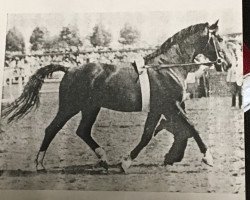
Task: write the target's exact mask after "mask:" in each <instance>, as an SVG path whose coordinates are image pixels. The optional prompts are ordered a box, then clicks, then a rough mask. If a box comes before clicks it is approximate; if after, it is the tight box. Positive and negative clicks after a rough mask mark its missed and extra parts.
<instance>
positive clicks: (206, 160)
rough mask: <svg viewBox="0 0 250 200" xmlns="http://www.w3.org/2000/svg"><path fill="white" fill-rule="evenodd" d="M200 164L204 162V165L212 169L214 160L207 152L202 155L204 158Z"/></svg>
mask: <svg viewBox="0 0 250 200" xmlns="http://www.w3.org/2000/svg"><path fill="white" fill-rule="evenodd" d="M202 162H204V163H205V164H206V165H208V166H210V167H213V166H214V159H213V156H212V154H211V153H210V151H209V150H207V151H206V153H204V157H203V158H202Z"/></svg>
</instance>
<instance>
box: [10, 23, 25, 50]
mask: <svg viewBox="0 0 250 200" xmlns="http://www.w3.org/2000/svg"><path fill="white" fill-rule="evenodd" d="M6 50H7V51H21V52H24V51H25V43H24V38H23V36H22V34H21V33H20V32H19V31H18V30H17V29H16V28H15V27H13V28H12V29H10V30H9V31H8V33H7V36H6Z"/></svg>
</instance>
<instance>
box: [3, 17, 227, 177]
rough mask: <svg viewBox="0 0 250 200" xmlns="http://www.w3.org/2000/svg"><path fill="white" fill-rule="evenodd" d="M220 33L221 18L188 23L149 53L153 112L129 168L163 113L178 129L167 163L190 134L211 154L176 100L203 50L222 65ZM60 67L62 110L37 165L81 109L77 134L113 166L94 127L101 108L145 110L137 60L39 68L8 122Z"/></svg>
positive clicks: (124, 164) (126, 161)
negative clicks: (210, 22)
mask: <svg viewBox="0 0 250 200" xmlns="http://www.w3.org/2000/svg"><path fill="white" fill-rule="evenodd" d="M217 32H218V21H217V22H215V23H214V24H212V25H209V23H200V24H196V25H192V26H189V27H187V28H185V29H182V30H181V31H179V32H178V33H176V34H175V35H173V36H172V37H171V38H169V39H167V40H166V41H165V42H164V43H163V44H162V45H161V46H160V48H158V49H157V50H156V51H155V52H153V53H151V54H149V55H148V56H146V57H144V61H145V65H146V66H148V67H147V73H148V76H149V81H150V91H151V93H150V111H149V112H148V115H147V119H146V122H145V126H144V131H143V134H142V136H141V139H140V142H139V143H138V144H137V146H136V147H135V148H134V149H133V150H132V151H131V152H130V154H129V155H127V156H125V157H124V158H123V159H122V161H121V163H120V164H121V168H122V169H123V170H124V171H125V172H126V171H127V170H128V168H129V167H130V166H131V165H132V161H133V160H134V159H136V158H137V156H138V155H139V153H140V152H141V150H142V149H143V148H144V147H146V146H147V144H148V143H149V142H150V140H151V138H152V137H153V133H154V130H155V127H156V125H157V123H158V121H159V119H160V117H161V115H164V116H165V118H167V119H169V118H171V119H172V121H173V122H174V123H173V125H172V126H171V130H170V132H171V131H172V130H173V131H174V132H175V140H174V142H173V145H172V147H171V148H170V150H169V152H168V153H167V154H166V155H165V158H164V164H165V165H168V164H173V163H175V162H180V161H181V160H182V158H183V155H184V151H185V147H186V145H187V140H188V138H191V137H195V138H198V139H197V141H199V144H201V146H202V148H203V149H202V153H204V154H205V153H206V152H207V150H208V148H207V147H206V145H205V144H204V143H203V142H202V140H201V139H200V137H199V133H198V131H197V130H196V129H195V127H194V126H193V125H192V124H191V123H190V122H189V120H188V119H187V118H186V116H184V115H183V114H182V112H180V108H179V106H178V104H177V102H181V100H182V98H183V86H184V80H185V78H186V77H187V74H188V73H189V72H192V71H196V70H197V69H198V68H199V65H195V64H194V63H193V60H194V59H195V57H196V56H197V55H198V54H203V55H205V56H206V57H207V58H208V59H209V60H211V61H212V62H213V63H217V64H219V63H221V59H222V58H221V57H220V56H219V54H218V52H219V51H220V49H219V44H218V43H219V41H218V40H219V35H218V34H217ZM190 63H191V64H190ZM164 65H165V66H164ZM56 71H62V72H64V73H65V74H64V76H63V78H62V80H61V82H60V87H59V109H58V112H57V114H56V116H55V118H54V119H53V121H52V122H51V123H50V124H49V126H48V127H47V128H46V129H45V136H44V139H43V141H42V144H41V147H40V149H39V151H38V154H37V157H36V169H37V170H45V166H44V165H43V160H44V158H45V154H46V151H47V149H48V147H49V145H50V143H51V141H52V140H53V138H54V137H55V136H56V134H57V133H58V132H59V131H60V130H61V128H62V127H63V126H64V125H65V123H66V122H67V121H68V120H69V119H70V118H72V117H73V116H74V115H76V114H77V113H79V112H81V114H82V119H81V122H80V125H79V127H78V129H77V131H76V134H77V135H78V136H79V137H80V138H81V139H82V140H83V141H84V142H85V143H86V144H87V145H88V146H89V147H90V148H91V149H92V151H93V152H94V153H95V154H96V156H97V158H98V159H99V163H100V166H101V167H103V168H105V169H106V170H108V160H107V156H106V152H105V150H104V148H103V147H101V146H100V145H99V144H98V143H97V142H96V141H95V140H94V139H93V137H92V136H91V129H92V126H93V124H94V122H95V121H96V118H97V115H98V113H99V111H100V109H101V108H102V107H103V108H107V109H111V110H116V111H120V112H140V111H142V95H141V86H140V82H139V81H138V77H139V74H138V73H137V72H136V71H135V70H134V66H133V63H121V64H119V65H112V64H103V63H87V64H84V65H82V66H79V67H73V68H68V67H65V66H62V65H59V64H49V65H47V66H44V67H42V68H40V69H38V70H37V71H36V73H35V74H34V75H32V76H31V77H30V80H29V81H28V83H27V84H26V86H25V87H24V90H23V93H22V94H21V96H20V97H19V98H17V99H16V100H15V101H14V102H13V103H11V104H10V105H9V106H8V107H7V108H6V109H4V111H3V116H4V117H7V116H9V115H10V114H12V115H11V116H10V117H9V118H8V122H9V123H10V122H12V121H14V120H18V119H20V118H22V117H23V116H25V115H26V114H28V113H29V112H30V111H31V109H32V108H33V107H35V106H38V105H39V90H40V89H41V87H42V84H43V81H44V79H45V77H46V76H48V75H49V74H51V73H53V72H56Z"/></svg>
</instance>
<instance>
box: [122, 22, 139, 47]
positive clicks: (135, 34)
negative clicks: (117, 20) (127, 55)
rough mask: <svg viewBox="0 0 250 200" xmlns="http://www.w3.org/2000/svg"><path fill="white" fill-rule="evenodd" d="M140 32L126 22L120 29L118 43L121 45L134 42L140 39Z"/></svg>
mask: <svg viewBox="0 0 250 200" xmlns="http://www.w3.org/2000/svg"><path fill="white" fill-rule="evenodd" d="M140 36H141V35H140V33H139V31H138V30H137V29H135V28H133V27H132V26H131V25H129V24H128V23H126V24H125V25H124V27H123V28H122V29H121V30H120V38H119V40H118V42H119V43H121V44H123V45H131V44H134V43H136V42H137V41H138V40H139V39H140Z"/></svg>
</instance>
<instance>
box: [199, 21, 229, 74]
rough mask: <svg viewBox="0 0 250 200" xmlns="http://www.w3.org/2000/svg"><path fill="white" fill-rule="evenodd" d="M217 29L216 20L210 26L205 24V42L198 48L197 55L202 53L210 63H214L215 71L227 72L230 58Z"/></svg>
mask: <svg viewBox="0 0 250 200" xmlns="http://www.w3.org/2000/svg"><path fill="white" fill-rule="evenodd" d="M218 29H219V27H218V20H217V21H216V22H215V23H214V24H212V25H209V24H208V23H207V26H206V27H205V29H204V32H203V35H204V38H206V39H205V40H207V42H205V43H203V45H201V46H200V49H199V50H200V52H199V53H202V54H203V55H204V56H206V57H207V58H208V59H209V60H210V61H214V62H215V63H214V66H215V69H216V70H217V71H227V70H228V69H229V68H230V67H231V66H232V59H231V58H232V57H231V56H230V53H229V51H228V49H227V47H226V45H225V43H224V42H223V39H222V37H221V36H220V35H219V34H218ZM203 41H204V39H203Z"/></svg>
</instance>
